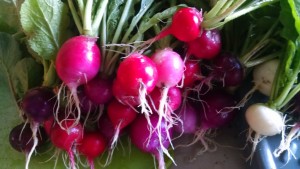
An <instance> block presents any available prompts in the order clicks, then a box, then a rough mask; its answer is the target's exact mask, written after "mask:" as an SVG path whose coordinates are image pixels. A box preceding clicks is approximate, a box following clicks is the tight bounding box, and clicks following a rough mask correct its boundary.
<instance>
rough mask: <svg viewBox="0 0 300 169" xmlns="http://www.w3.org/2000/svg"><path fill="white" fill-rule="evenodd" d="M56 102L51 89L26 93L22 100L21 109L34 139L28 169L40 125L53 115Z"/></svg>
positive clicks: (32, 90) (27, 163) (31, 90)
mask: <svg viewBox="0 0 300 169" xmlns="http://www.w3.org/2000/svg"><path fill="white" fill-rule="evenodd" d="M56 101H57V100H56V96H55V94H54V92H53V91H52V89H51V88H49V87H36V88H32V89H30V90H28V91H27V92H26V93H25V96H24V97H23V99H22V102H21V109H22V111H23V112H24V114H25V115H26V117H27V118H28V119H29V121H30V126H31V130H32V138H33V146H32V149H31V151H30V152H29V153H28V158H27V159H26V166H25V168H26V169H27V168H28V165H29V161H30V158H31V156H32V154H33V152H34V150H35V147H36V146H37V145H38V137H37V131H38V128H39V125H40V124H42V123H43V122H44V121H45V120H47V119H48V118H50V117H51V116H52V115H53V112H54V110H55V103H56Z"/></svg>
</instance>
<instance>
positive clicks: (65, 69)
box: [10, 1, 245, 169]
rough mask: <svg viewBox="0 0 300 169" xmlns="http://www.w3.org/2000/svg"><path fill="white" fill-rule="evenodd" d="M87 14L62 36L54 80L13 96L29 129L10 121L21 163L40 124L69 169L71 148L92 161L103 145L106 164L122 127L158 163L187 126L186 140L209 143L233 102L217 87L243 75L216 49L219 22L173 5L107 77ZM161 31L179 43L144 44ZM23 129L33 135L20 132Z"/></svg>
mask: <svg viewBox="0 0 300 169" xmlns="http://www.w3.org/2000/svg"><path fill="white" fill-rule="evenodd" d="M105 2H106V3H108V2H107V1H105ZM69 3H71V4H72V2H69ZM89 3H91V1H87V4H86V6H87V8H86V9H89V7H91V4H89ZM71 10H72V9H71ZM87 11H88V10H87ZM72 14H73V15H76V14H74V12H72ZM90 15H91V14H89V13H85V17H84V18H85V20H84V19H83V26H82V27H81V29H80V30H81V31H79V32H80V33H81V35H78V36H75V37H72V38H70V39H69V40H67V41H66V42H65V43H64V44H63V45H62V46H61V48H60V50H59V52H58V53H57V56H56V60H55V68H56V72H57V74H58V76H59V78H60V80H61V81H62V83H61V84H60V86H57V87H56V88H54V89H51V88H48V87H39V88H34V89H31V90H29V91H27V94H26V95H25V97H24V98H23V99H22V101H21V109H22V110H23V112H24V117H25V119H26V120H27V122H29V124H30V128H31V130H28V129H27V128H28V125H24V129H21V128H20V126H18V127H17V128H15V129H13V130H12V132H11V137H10V141H11V144H12V145H13V147H15V148H16V149H17V150H21V151H24V152H26V154H28V155H27V162H26V168H28V164H29V159H30V158H31V156H32V154H33V152H34V151H35V148H36V147H37V146H38V144H40V143H42V141H44V140H46V138H45V137H41V136H44V134H42V131H43V130H38V128H39V127H40V126H43V128H44V130H45V132H46V135H47V136H48V137H49V140H50V141H51V143H52V144H53V145H54V146H55V147H57V148H58V149H60V150H64V151H65V152H67V154H68V157H69V166H70V167H71V168H73V169H74V168H76V167H77V163H76V158H75V157H77V154H79V155H83V156H85V157H86V158H87V161H88V164H89V166H90V168H92V169H93V168H94V162H93V161H94V159H95V158H97V157H99V156H101V155H102V153H103V152H105V151H107V154H108V155H107V157H106V158H107V160H106V163H105V165H109V163H110V161H111V159H112V158H113V152H114V149H115V148H116V146H117V143H118V140H119V137H120V135H122V134H123V133H124V135H125V136H129V138H130V139H131V142H132V143H133V145H135V146H136V147H137V148H138V149H140V150H141V151H143V152H146V153H150V154H152V155H153V156H154V157H155V158H156V160H157V161H158V168H159V169H164V168H165V160H164V155H167V156H168V157H169V158H170V159H171V160H172V161H173V162H174V163H175V161H174V160H173V158H172V155H171V154H170V153H169V151H168V150H169V147H170V146H171V148H173V145H172V141H173V138H174V136H175V135H179V136H180V135H181V134H184V133H192V134H195V136H196V137H195V139H194V140H191V144H192V143H195V142H197V141H200V142H201V144H202V145H203V152H204V151H207V150H209V149H210V148H209V144H210V143H212V142H210V139H208V138H207V137H209V133H210V131H211V130H214V129H217V128H220V127H222V126H224V125H227V124H229V123H230V122H231V121H232V119H233V118H234V116H235V113H236V110H237V108H238V107H237V106H238V104H237V101H236V100H235V98H234V97H233V95H232V94H230V93H229V92H228V90H225V88H226V89H228V88H231V87H236V86H238V85H239V84H240V83H241V82H242V81H243V80H244V77H245V67H244V65H243V64H242V63H241V62H240V60H239V59H238V58H237V57H236V56H235V55H234V54H232V53H229V52H224V51H222V42H221V35H220V30H218V29H206V28H205V27H202V22H203V16H202V11H199V10H198V9H196V8H193V7H181V8H180V9H179V10H177V11H176V12H175V13H174V15H173V17H172V18H171V19H172V21H171V23H170V24H169V25H168V26H167V27H165V28H164V29H163V30H162V31H161V32H160V33H159V34H157V35H156V36H154V37H150V38H149V39H146V40H145V41H144V42H142V44H141V45H139V46H138V47H137V48H136V49H135V50H134V51H130V52H128V55H127V56H123V57H122V58H121V57H120V58H119V62H118V64H117V66H116V67H115V70H114V71H113V72H114V73H113V74H112V75H110V74H109V75H110V76H109V77H107V74H102V73H103V72H105V70H101V66H102V64H101V60H102V57H103V56H102V54H103V51H101V50H103V49H104V50H105V48H101V50H100V48H99V45H98V42H97V40H98V38H97V37H96V36H95V35H98V34H97V33H96V34H95V33H94V32H93V30H92V29H91V28H92V27H94V24H93V23H90V22H86V19H87V20H89V16H90ZM99 15H103V13H101V12H100V13H99ZM100 20H101V19H100ZM76 24H77V26H78V25H80V23H78V22H76ZM95 25H100V21H98V20H97V23H95ZM169 35H171V36H172V37H174V38H175V41H176V42H178V43H180V44H182V46H183V47H182V46H179V45H178V46H177V47H175V48H171V47H166V48H156V49H155V50H150V52H149V51H147V49H148V47H150V46H151V45H152V44H155V43H157V42H158V41H159V40H162V39H163V38H165V37H166V36H169ZM30 131H31V133H30ZM28 132H29V135H32V138H33V139H31V137H28V136H26V137H25V138H24V139H23V134H27V135H28ZM174 132H176V133H177V134H175V133H174ZM27 143H30V144H27Z"/></svg>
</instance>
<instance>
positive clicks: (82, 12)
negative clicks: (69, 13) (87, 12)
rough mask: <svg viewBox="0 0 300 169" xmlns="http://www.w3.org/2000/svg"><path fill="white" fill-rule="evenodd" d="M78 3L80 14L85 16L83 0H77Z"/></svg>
mask: <svg viewBox="0 0 300 169" xmlns="http://www.w3.org/2000/svg"><path fill="white" fill-rule="evenodd" d="M77 4H78V9H79V12H80V16H81V17H83V16H84V5H85V4H84V2H83V0H77Z"/></svg>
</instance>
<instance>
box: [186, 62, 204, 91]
mask: <svg viewBox="0 0 300 169" xmlns="http://www.w3.org/2000/svg"><path fill="white" fill-rule="evenodd" d="M199 63H200V62H199V61H196V60H186V61H185V62H184V66H185V70H184V80H183V86H184V87H192V86H194V85H195V83H196V81H198V80H201V79H202V77H201V69H200V64H199Z"/></svg>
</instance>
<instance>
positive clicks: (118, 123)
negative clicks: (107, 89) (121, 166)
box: [107, 100, 137, 163]
mask: <svg viewBox="0 0 300 169" xmlns="http://www.w3.org/2000/svg"><path fill="white" fill-rule="evenodd" d="M107 114H108V117H109V119H110V121H111V122H112V124H113V126H114V135H113V138H112V140H111V143H110V148H109V155H108V159H107V163H110V160H111V158H112V155H113V151H114V149H115V147H116V145H117V141H118V139H119V135H120V131H121V130H122V129H123V128H125V127H127V126H128V125H129V124H130V123H131V122H132V121H133V120H134V119H135V118H136V116H137V112H136V110H134V109H133V108H131V107H130V106H128V105H123V104H122V103H120V102H118V101H117V100H112V101H111V102H110V103H109V104H108V107H107Z"/></svg>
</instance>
